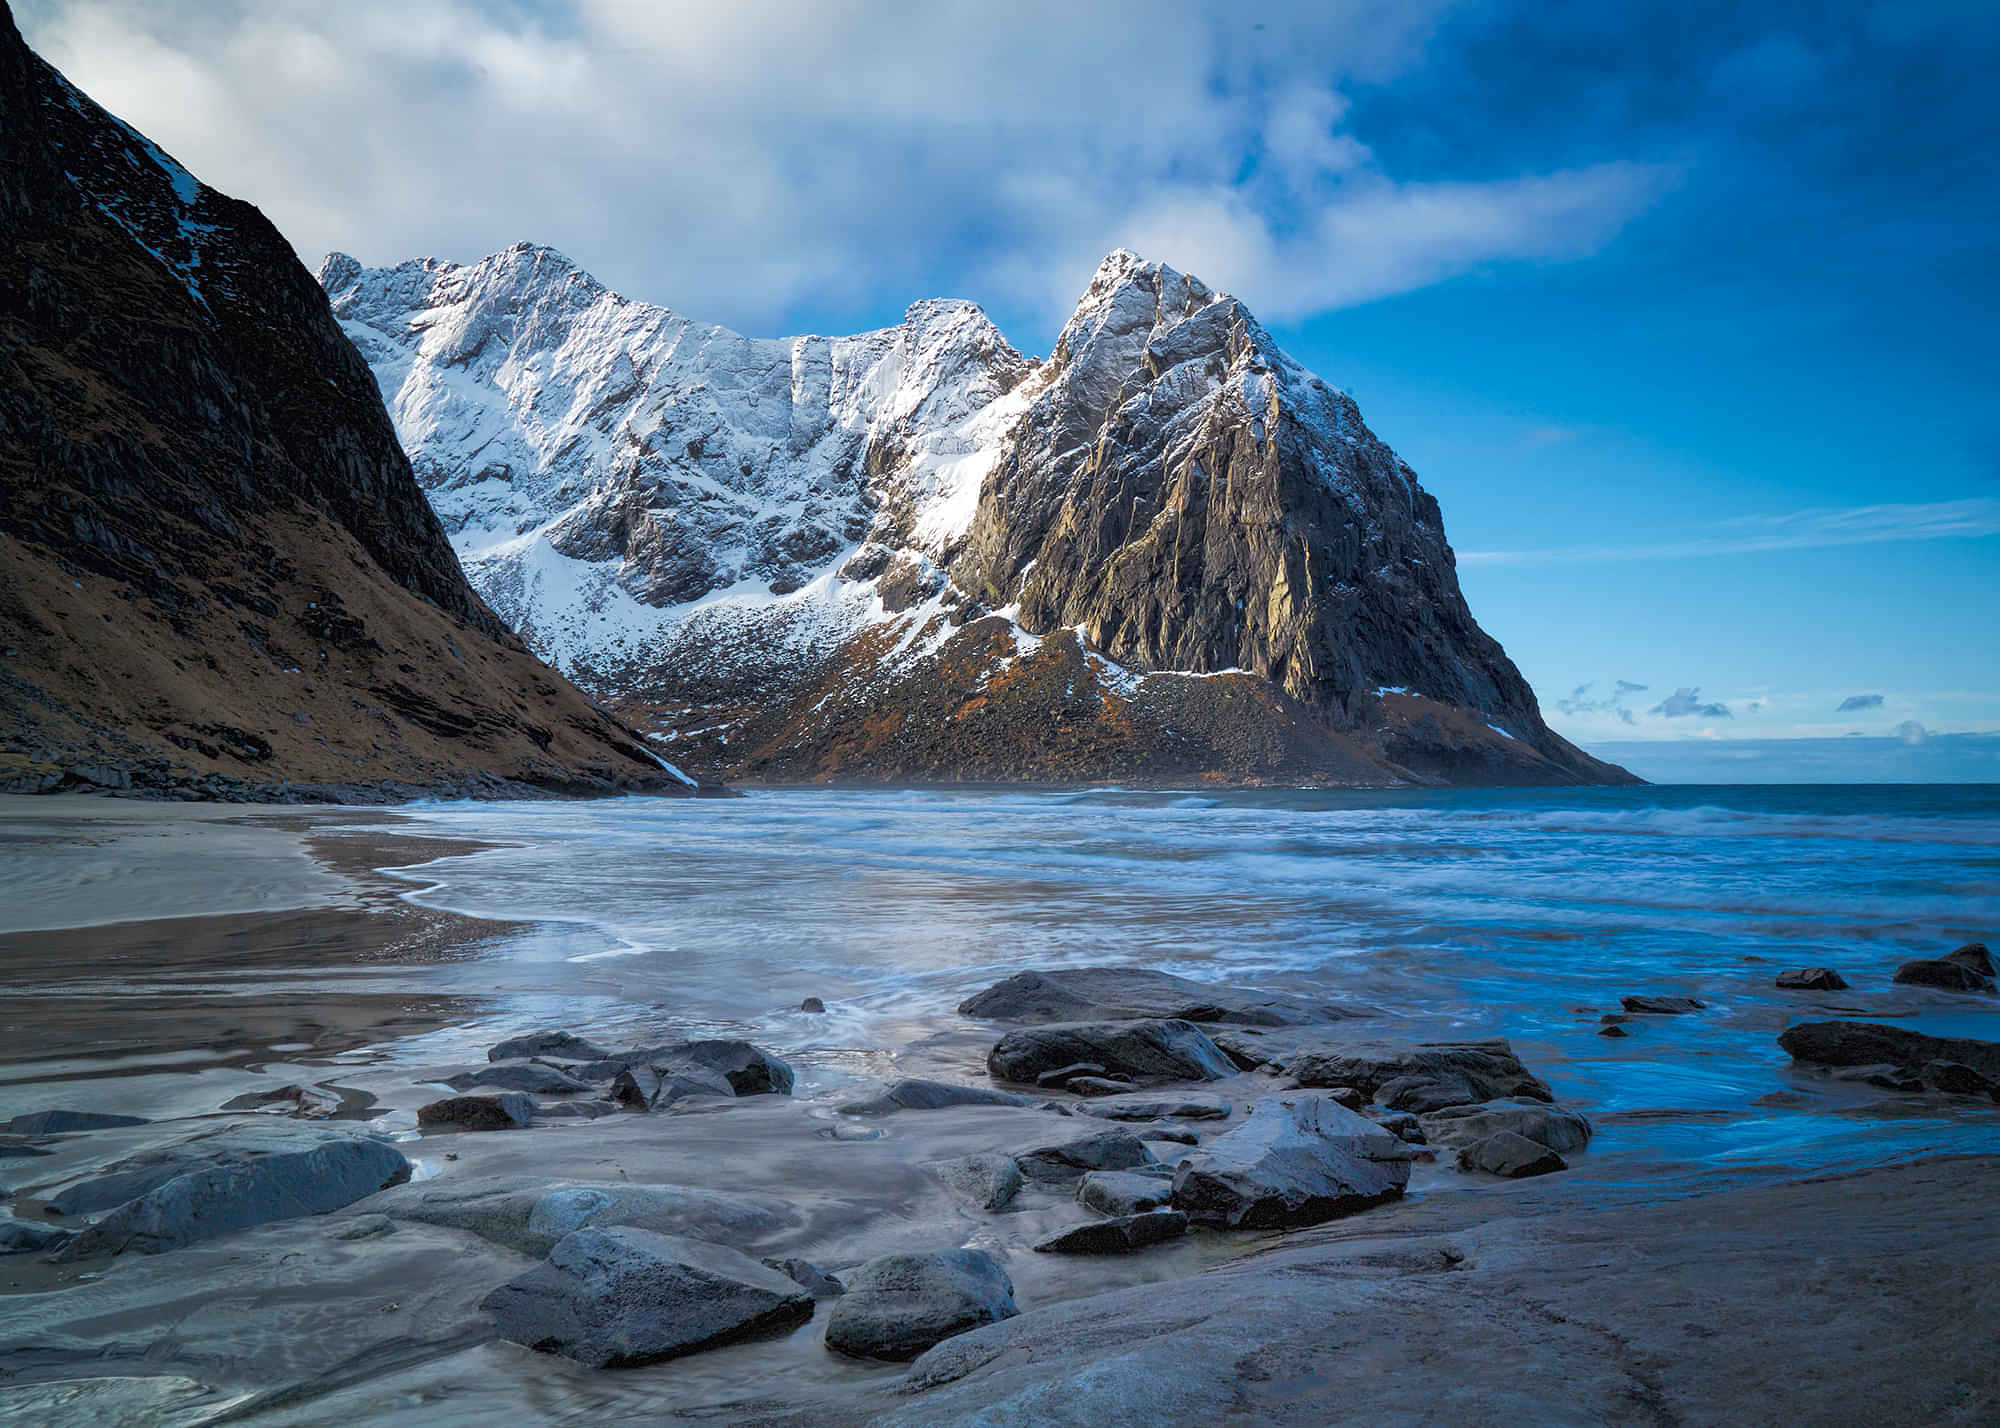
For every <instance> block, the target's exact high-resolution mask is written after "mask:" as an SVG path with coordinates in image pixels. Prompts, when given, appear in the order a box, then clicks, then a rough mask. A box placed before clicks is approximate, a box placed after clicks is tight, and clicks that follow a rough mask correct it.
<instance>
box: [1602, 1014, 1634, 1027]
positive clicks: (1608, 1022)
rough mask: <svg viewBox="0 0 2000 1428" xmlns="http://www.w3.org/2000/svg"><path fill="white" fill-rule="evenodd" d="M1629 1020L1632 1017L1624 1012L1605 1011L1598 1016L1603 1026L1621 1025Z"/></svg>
mask: <svg viewBox="0 0 2000 1428" xmlns="http://www.w3.org/2000/svg"><path fill="white" fill-rule="evenodd" d="M1630 1020H1632V1018H1631V1017H1630V1016H1629V1015H1627V1014H1626V1013H1624V1012H1606V1013H1605V1014H1604V1015H1603V1016H1601V1017H1599V1018H1598V1021H1599V1022H1601V1023H1602V1024H1604V1025H1605V1026H1621V1025H1623V1024H1624V1023H1625V1022H1628V1021H1630Z"/></svg>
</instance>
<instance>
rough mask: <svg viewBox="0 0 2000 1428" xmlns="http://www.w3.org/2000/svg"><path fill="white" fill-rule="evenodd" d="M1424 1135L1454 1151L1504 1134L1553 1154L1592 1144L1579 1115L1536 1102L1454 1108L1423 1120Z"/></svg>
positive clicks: (1586, 1127) (1511, 1102)
mask: <svg viewBox="0 0 2000 1428" xmlns="http://www.w3.org/2000/svg"><path fill="white" fill-rule="evenodd" d="M1423 1124H1424V1133H1425V1134H1426V1135H1427V1136H1428V1137H1429V1138H1430V1139H1431V1140H1432V1141H1434V1142H1435V1143H1437V1144H1439V1145H1448V1146H1452V1147H1454V1148H1458V1147H1463V1146H1468V1145H1471V1144H1473V1143H1474V1142H1475V1141H1481V1140H1485V1139H1486V1138H1487V1137H1488V1136H1491V1135H1497V1134H1498V1133H1499V1132H1501V1131H1507V1132H1509V1133H1510V1134H1513V1135H1518V1136H1520V1137H1522V1138H1523V1139H1525V1140H1531V1141H1533V1142H1535V1144H1537V1145H1539V1146H1543V1147H1546V1148H1547V1149H1549V1150H1554V1151H1560V1152H1565V1153H1567V1152H1569V1151H1576V1150H1582V1149H1583V1148H1584V1147H1585V1146H1586V1145H1589V1144H1590V1122H1589V1121H1587V1120H1585V1119H1584V1118H1583V1117H1582V1116H1580V1115H1578V1114H1577V1113H1576V1112H1575V1111H1571V1110H1566V1109H1564V1108H1563V1107H1561V1106H1551V1105H1543V1104H1542V1103H1540V1102H1535V1101H1488V1102H1486V1103H1485V1104H1484V1105H1478V1106H1452V1107H1448V1108H1446V1109H1445V1110H1442V1111H1433V1112H1432V1113H1431V1114H1429V1115H1427V1116H1425V1117H1424V1118H1423Z"/></svg>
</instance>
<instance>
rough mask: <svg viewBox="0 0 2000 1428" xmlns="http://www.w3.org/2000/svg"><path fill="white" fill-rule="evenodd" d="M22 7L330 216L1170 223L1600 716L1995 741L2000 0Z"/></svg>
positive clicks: (857, 278) (1051, 274)
mask: <svg viewBox="0 0 2000 1428" xmlns="http://www.w3.org/2000/svg"><path fill="white" fill-rule="evenodd" d="M16 8H17V13H18V15H19V18H20V20H21V22H22V25H23V28H24V30H25V31H26V32H27V34H28V37H29V39H30V41H31V43H34V44H35V45H37V47H38V48H40V49H41V50H42V51H43V52H44V53H45V54H47V55H48V56H49V57H50V58H51V59H52V60H53V61H54V62H55V63H57V64H58V65H59V66H61V67H62V68H64V69H65V70H66V71H67V72H68V73H69V74H70V75H71V77H72V78H74V79H75V80H77V81H78V82H79V83H80V84H82V85H83V86H84V87H85V88H86V89H87V90H89V91H90V92H91V93H93V94H94V95H95V96H96V97H98V98H99V99H100V100H102V101H104V102H105V103H107V104H108V105H109V106H110V107H111V108H113V109H114V110H115V111H117V112H119V113H120V114H121V115H123V116H124V117H126V118H127V119H130V120H131V121H133V122H134V123H136V124H138V125H139V126H140V127H141V128H143V129H145V130H146V131H147V132H149V133H151V134H152V135H153V136H154V137H155V138H157V139H158V140H160V142H161V143H162V144H163V145H164V146H165V147H167V148H168V149H170V150H171V151H173V152H174V153H175V154H176V155H177V156H178V157H180V158H181V159H182V160H184V161H185V162H187V163H188V164H189V165H190V166H191V167H193V168H194V169H195V171H196V172H197V173H199V174H200V175H201V176H202V177H204V178H206V179H208V180H209V181H210V182H212V183H214V184H216V185H217V186H219V187H222V188H224V189H226V190H228V191H230V192H233V193H236V194H238V195H240V196H242V197H246V198H249V199H250V200H252V201H253V202H256V203H258V204H259V205H260V206H262V207H263V208H264V209H265V210H266V211H267V212H268V213H270V214H271V216H272V217H273V219H274V220H275V221H276V222H277V223H278V224H279V226H280V227H281V228H282V229H283V230H284V231H285V232H286V233H287V234H288V236H290V237H291V238H292V240H293V241H294V243H295V244H297V246H298V247H299V248H300V250H301V252H302V253H303V254H304V255H306V256H307V257H308V258H309V259H316V258H317V257H318V255H319V254H320V252H322V251H323V250H325V249H328V248H336V247H337V248H341V249H345V250H347V251H350V252H353V253H354V254H356V256H358V257H360V258H362V259H363V260H364V261H366V262H370V263H383V262H393V261H398V260H400V259H402V258H405V257H410V256H416V255H420V254H436V255H438V256H444V257H452V258H459V259H470V258H476V257H478V256H480V255H482V254H484V253H486V252H489V251H492V250H493V249H496V248H499V247H502V246H505V245H506V244H508V243H511V242H513V241H516V240H517V239H520V238H533V239H535V240H537V241H541V242H547V243H550V244H553V245H555V246H557V247H559V248H562V249H563V250H565V251H566V252H568V253H569V254H570V255H571V256H572V257H574V258H575V259H576V260H577V261H579V262H580V263H582V264H583V265H584V266H586V267H588V268H590V269H592V270H593V271H594V272H596V273H597V274H598V275H599V276H600V277H601V278H603V279H604V280H605V281H607V282H609V283H611V284H613V285H614V286H616V287H618V288H620V289H621V290H622V291H625V292H627V293H629V294H631V295H633V296H636V297H643V298H646V299H649V300H653V301H658V302H663V303H666V304H668V305H670V306H673V307H675V308H678V309H680V310H682V311H685V312H689V313H692V314H695V315H697V316H701V317H706V318H711V319H713V320H717V321H722V322H727V323H730V324H731V325H733V326H737V327H739V328H742V329H745V330H748V331H753V332H760V333H775V332H786V331H807V330H811V331H849V330H855V329H859V328H862V327H866V326H872V325H877V324H880V323H885V322H889V321H893V320H895V319H896V318H897V317H898V316H899V315H900V313H901V311H902V308H903V307H904V306H905V305H906V304H907V303H908V302H910V301H912V300H914V299H916V298H920V297H925V296H934V295H952V296H964V297H970V298H973V299H975V300H977V301H979V302H981V303H982V304H983V305H984V306H986V307H987V309H988V310H989V312H991V313H992V314H993V315H994V317H995V319H996V320H997V321H999V322H1000V324H1001V326H1002V327H1003V328H1004V329H1005V330H1006V331H1007V333H1008V334H1009V336H1010V337H1012V338H1013V339H1014V340H1015V342H1016V343H1017V344H1018V345H1020V346H1021V347H1023V348H1024V349H1026V350H1029V351H1033V352H1045V351H1046V350H1047V349H1048V346H1049V344H1050V342H1051V340H1052V338H1053V335H1054V332H1055V330H1056V328H1057V327H1059V326H1060V324H1061V321H1062V318H1063V316H1064V314H1065V312H1066V311H1067V308H1068V306H1069V304H1070V302H1071V301H1072V300H1073V299H1074V296H1075V294H1076V293H1077V292H1078V291H1079V290H1080V289H1081V287H1082V285H1083V283H1084V282H1085V280H1086V279H1087V277H1088V275H1089V273H1090V270H1091V269H1092V268H1093V267H1094V266H1095V264H1096V260H1097V258H1098V257H1099V256H1101V255H1102V253H1103V252H1104V251H1106V250H1107V249H1109V248H1111V247H1113V246H1118V245H1124V246H1128V247H1133V248H1136V249H1138V250H1139V251H1141V252H1144V253H1146V254H1147V255H1148V256H1150V257H1156V258H1159V259H1161V260H1163V261H1166V262H1168V263H1171V264H1173V265H1175V266H1177V267H1182V268H1185V269H1187V270H1189V271H1193V272H1196V273H1199V274H1200V275H1201V276H1203V277H1204V278H1206V279H1207V280H1208V281H1209V282H1211V283H1213V284H1215V285H1217V286H1220V287H1224V288H1226V289H1228V290H1230V291H1233V292H1236V293H1237V294H1238V295H1240V296H1242V297H1243V298H1244V299H1245V300H1246V301H1247V302H1248V303H1249V304H1250V305H1251V307H1252V308H1253V310H1255V311H1257V312H1258V313H1259V314H1260V315H1261V316H1262V317H1263V318H1264V319H1265V321H1266V323H1267V325H1269V326H1270V327H1271V328H1272V329H1273V331H1274V333H1276V335H1277V336H1278V338H1279V340H1280V341H1281V342H1283V343H1284V344H1285V345H1286V346H1287V347H1288V348H1289V349H1290V350H1291V351H1292V352H1293V353H1294V354H1295V355H1296V356H1297V357H1298V358H1299V359H1300V360H1301V361H1303V362H1305V363H1306V364H1307V365H1308V366H1310V367H1312V368H1313V369H1314V370H1316V371H1318V372H1319V373H1321V374H1322V375H1323V376H1325V377H1326V378H1327V379H1328V380H1330V381H1333V382H1335V383H1337V384H1339V385H1342V386H1344V387H1346V388H1348V389H1349V390H1351V391H1353V392H1354V393H1355V395H1356V396H1357V397H1358V399H1359V400H1360V402H1361V406H1362V410H1363V412H1364V414H1365V415H1366V416H1367V418H1368V420H1369V422H1370V424H1371V425H1372V426H1373V427H1374V428H1375V430H1376V431H1377V432H1378V433H1379V434H1380V435H1382V436H1383V437H1384V438H1385V439H1386V440H1388V441H1389V442H1390V443H1391V444H1392V445H1394V446H1395V447H1396V448H1397V449H1398V450H1399V451H1400V452H1401V453H1402V454H1403V455H1404V456H1405V457H1406V458H1407V459H1408V460H1409V461H1410V462H1411V463H1412V465H1414V466H1415V467H1416V468H1417V470H1418V471H1419V473H1420V474H1421V475H1422V477H1423V479H1424V481H1425V483H1426V484H1427V485H1428V486H1429V487H1430V488H1431V490H1432V491H1433V492H1435V493H1436V495H1437V496H1438V499H1439V500H1440V502H1441V503H1442V505H1443V508H1444V512H1445V518H1446V525H1447V529H1448V531H1449V533H1450V535H1451V538H1452V542H1453V544H1454V546H1455V547H1456V548H1457V550H1458V551H1459V553H1460V561H1461V578H1462V580H1463V582H1464V585H1465V589H1466V593H1467V596H1468V598H1469V599H1470V601H1471V603H1472V607H1473V610H1474V612H1475V613H1476V614H1477V615H1478V616H1479V618H1480V620H1481V622H1482V623H1483V624H1484V625H1485V626H1486V627H1487V628H1488V629H1489V630H1490V631H1492V632H1493V633H1494V634H1495V635H1496V636H1497V637H1499V638H1500V640H1501V641H1502V642H1503V643H1504V644H1505V645H1506V647H1507V649H1508V651H1509V653H1510V654H1512V655H1513V657H1514V658H1515V660H1516V662H1517V663H1519V664H1520V665H1521V667H1522V669H1523V671H1524V672H1525V673H1526V674H1527V676H1528V678H1529V679H1530V681H1531V682H1532V683H1533V685H1534V686H1535V688H1536V690H1537V692H1538V693H1539V694H1540V696H1541V699H1542V703H1543V708H1544V712H1545V714H1546V715H1547V716H1548V717H1549V720H1550V722H1551V723H1552V724H1553V725H1554V726H1555V727H1556V728H1558V729H1559V730H1561V731H1562V732H1564V733H1566V734H1568V735H1570V736H1571V737H1572V738H1575V739H1577V740H1578V741H1579V742H1581V743H1583V744H1585V745H1586V747H1591V748H1594V749H1600V750H1607V751H1609V752H1611V753H1612V754H1613V755H1614V756H1616V757H1619V758H1621V759H1623V760H1625V761H1626V762H1628V763H1630V764H1631V765H1632V766H1633V767H1634V768H1635V769H1637V771H1639V772H1641V773H1645V774H1648V775H1649V776H1653V777H1660V778H1674V777H1681V776H1685V777H1701V778H1709V777H1715V776H1717V772H1716V771H1717V770H1723V771H1729V770H1737V771H1739V772H1737V773H1736V774H1735V775H1734V776H1738V777H1748V778H1789V777H1798V778H1808V777H1809V778H1826V777H1831V776H1833V775H1834V773H1836V772H1838V771H1842V770H1844V771H1845V772H1844V773H1842V774H1841V776H1843V777H1851V778H1855V779H1869V778H1894V777H1924V778H1985V779H1989V780H2000V658H1996V655H1995V651H1996V650H2000V403H1996V402H1995V401H1994V400H1993V398H1992V395H1991V393H1992V392H1993V390H1994V387H1995V379H1996V376H2000V371H1996V368H2000V361H1996V358H1995V356H1994V350H1995V344H1994V340H1993V335H1992V332H1993V327H1994V324H1995V319H1996V316H2000V264H1996V261H1995V259H1996V256H2000V254H1996V251H1995V249H1996V247H2000V183H1996V180H1995V178H1994V176H1993V175H1994V171H1995V167H1996V166H1995V165H1994V164H1993V162H1992V158H1991V153H1992V150H1993V147H1994V143H1995V140H1996V139H2000V102H1996V100H1995V98H1994V97H1993V91H1994V89H1995V88H1996V86H1994V85H1993V84H1992V82H1991V77H1992V75H1993V74H1994V73H1996V72H2000V12H1996V11H1995V10H1994V7H1993V6H1991V5H1990V4H1952V3H1937V4H1879V5H1878V4H1845V5H1843V4H1800V5H1791V4H1784V3H1763V4H1759V5H1755V6H1743V5H1730V4H1704V3H1678V4H1671V5H1669V4H1658V5H1652V4H1621V5H1605V4H1565V3H1549V0H1543V3H1535V4H1531V3H1511V0H1509V2H1508V3H1499V2H1498V0H1489V2H1488V3H1463V4H1454V3H1446V2H1445V0H1437V2H1436V3H1431V0H1398V2H1397V3H1389V2H1388V0H1349V3H1337V2H1330V0H1322V3H1316V4H1306V5H1297V6H1287V5H1282V4H1272V5H1266V6H1262V7H1257V8H1256V9H1255V10H1254V11H1253V10H1250V9H1246V8H1244V7H1237V6H1223V5H1215V4H1204V3H1192V0H1154V2H1153V3H1148V4H1137V3H1129V4H1128V3H1125V0H1101V3H1098V4H1094V5H1086V6H1078V5H1075V4H1073V3H1072V4H1039V3H1027V4H1021V5H1016V6H1010V7H995V6H992V5H990V4H984V3H982V4H969V3H968V4H959V3H955V0H939V3H935V4H930V5H924V6H920V7H919V6H903V5H896V4H890V3H887V0H883V2H882V3H878V4H872V5H861V6H829V5H825V4H803V3H800V4H793V3H749V4H744V5H740V6H732V7H714V6H694V5H674V4H664V3H661V4H654V3H639V0H576V3H570V4H560V5H558V4H553V3H550V4H526V3H492V4H473V3H468V0H436V3H432V4H426V5H419V6H414V7H412V6H409V5H407V4H403V3H390V0H350V3H348V4H345V5H342V6H337V7H328V6H324V5H319V4H309V3H303V0H299V2H298V3H294V0H256V3H251V2H250V0H241V3H237V2H236V0H200V3H196V0H143V3H142V0H18V3H17V6H16ZM1251 15H1254V16H1255V17H1256V18H1254V19H1251V18H1246V17H1247V16H1251ZM1621 686H1635V687H1621ZM1636 686H1643V688H1639V687H1636ZM1843 705H1845V706H1846V707H1845V708H1842V706H1843ZM1724 710H1726V711H1727V713H1726V714H1725V713H1723V712H1722V711H1724ZM1947 735H1949V736H1956V737H1944V736H1947ZM1979 735H1990V736H1991V737H1985V738H1982V737H1977V736H1979ZM1720 742H1728V743H1730V744H1731V745H1732V747H1731V749H1730V750H1728V751H1727V756H1726V757H1722V758H1720V760H1719V761H1718V756H1716V755H1715V754H1713V753H1712V752H1710V751H1709V749H1708V746H1710V745H1713V744H1717V743H1720ZM1913 771H1914V772H1913Z"/></svg>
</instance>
